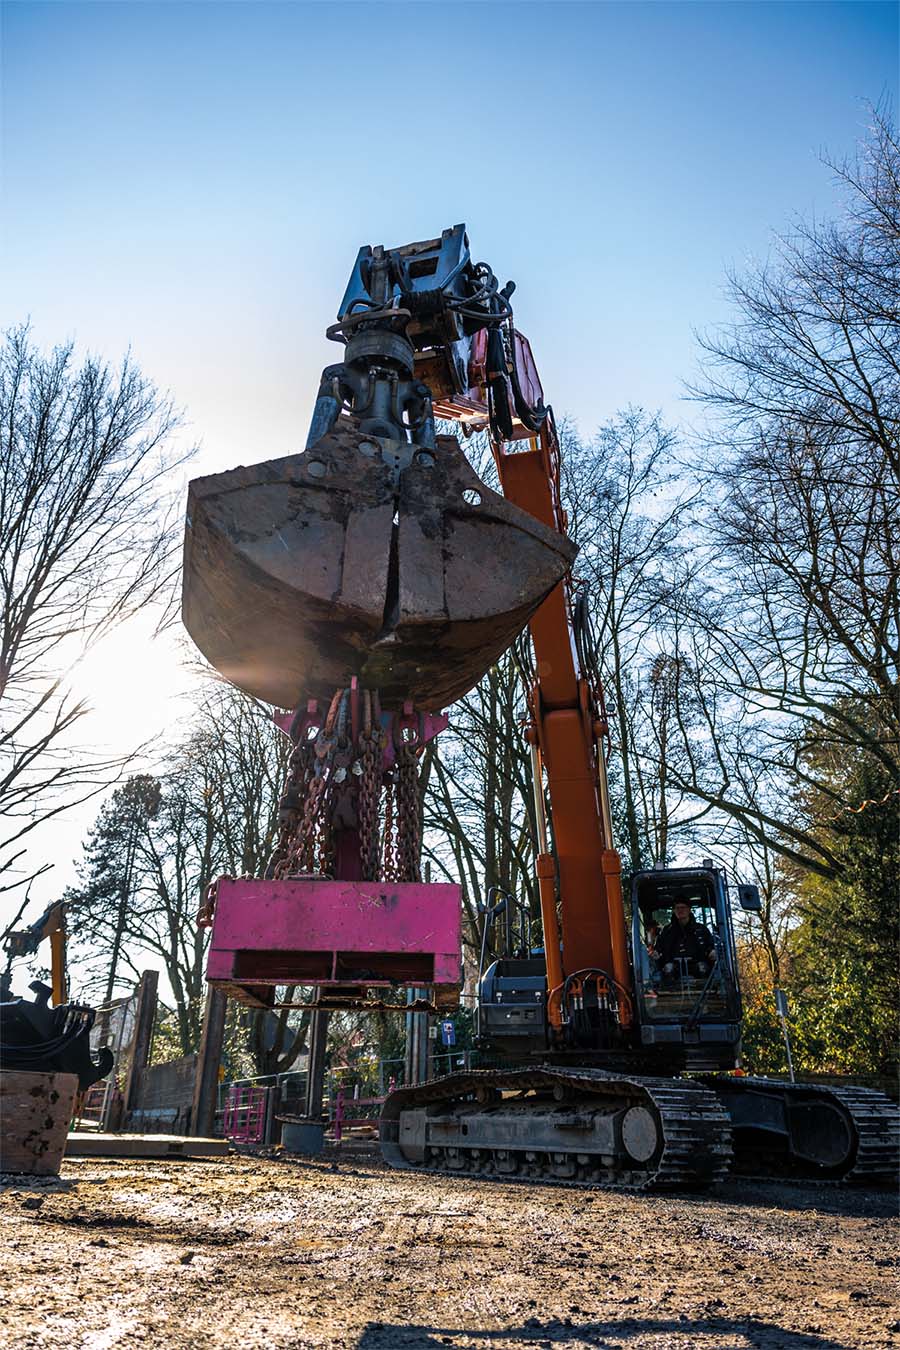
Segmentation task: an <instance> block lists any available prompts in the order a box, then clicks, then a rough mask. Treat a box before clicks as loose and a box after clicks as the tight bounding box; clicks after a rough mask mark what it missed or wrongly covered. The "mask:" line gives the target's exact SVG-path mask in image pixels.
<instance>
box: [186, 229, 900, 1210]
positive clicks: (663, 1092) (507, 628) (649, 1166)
mask: <svg viewBox="0 0 900 1350" xmlns="http://www.w3.org/2000/svg"><path fill="white" fill-rule="evenodd" d="M513 291H514V286H513V284H512V283H507V284H506V285H505V286H503V287H500V286H499V284H498V282H497V279H496V277H495V276H494V273H493V272H492V271H491V269H490V268H489V267H488V266H487V265H486V264H484V263H475V262H473V260H472V257H471V254H470V250H469V243H468V238H467V235H466V230H465V227H464V226H463V225H457V226H455V227H453V228H452V229H448V230H445V231H444V232H443V234H442V235H441V236H440V238H437V239H431V240H426V241H423V242H419V243H414V244H408V245H406V246H404V247H402V248H398V249H393V250H385V249H384V248H381V247H376V248H369V247H365V248H362V249H361V250H360V252H359V256H358V258H357V261H356V265H355V267H354V269H353V272H352V275H351V278H350V283H349V285H348V288H347V291H346V293H345V295H344V299H343V301H342V304H341V307H340V311H339V314H338V320H337V323H336V324H334V325H333V326H332V327H331V328H330V329H329V330H328V335H329V337H331V338H333V339H335V340H337V341H340V342H342V343H343V344H344V346H345V352H344V360H343V361H342V362H341V363H339V364H336V365H333V366H329V367H327V368H326V369H325V371H324V372H323V376H322V380H321V384H320V389H319V395H318V398H317V401H316V405H315V409H314V413H313V418H312V425H311V428H310V433H309V438H308V441H307V447H306V450H305V452H303V454H302V455H299V456H294V457H292V458H291V459H290V460H283V461H275V462H270V463H269V464H264V465H257V466H254V467H253V468H251V469H237V470H234V471H233V472H232V473H231V474H223V475H219V476H217V477H216V478H214V479H204V480H200V481H199V483H196V484H192V487H191V499H190V504H189V515H188V537H187V543H186V555H185V590H184V616H185V622H186V624H187V627H188V629H189V630H190V632H191V633H192V635H193V637H194V639H195V641H196V642H197V644H198V645H199V646H200V647H201V649H202V650H203V651H204V652H205V653H206V655H207V656H208V657H209V659H210V660H211V661H212V662H213V664H214V665H216V666H217V667H218V669H219V670H221V671H222V672H223V673H224V674H226V675H227V676H228V677H229V678H230V679H232V680H233V681H234V682H235V683H236V684H238V685H239V686H240V687H242V688H244V689H247V690H249V691H250V692H252V693H254V694H257V695H258V696H260V697H262V698H265V699H268V700H269V701H271V702H274V703H276V704H278V705H279V706H282V707H285V708H290V709H295V710H296V711H295V712H294V713H292V714H291V715H289V716H287V717H285V718H284V719H283V722H282V725H283V726H284V729H285V730H286V731H288V732H289V733H290V734H291V737H292V741H293V746H294V748H293V752H292V760H291V763H292V771H291V776H290V777H289V781H288V785H287V787H286V791H285V795H284V797H283V798H282V813H281V825H282V835H281V838H280V841H279V846H278V848H277V849H276V853H275V855H274V856H273V860H272V863H271V864H270V868H269V870H268V872H267V877H266V878H265V879H260V880H258V881H250V880H246V881H244V882H240V883H239V882H234V881H232V880H230V879H223V883H222V888H221V890H220V887H219V886H214V887H213V888H212V891H211V893H210V895H209V896H208V898H207V903H206V909H205V911H204V918H205V921H207V922H210V923H212V925H213V938H212V946H211V955H210V966H209V976H210V978H212V979H214V981H215V982H217V983H219V984H220V985H221V986H222V987H224V988H226V989H227V990H228V992H229V993H231V994H233V995H234V996H237V997H243V998H245V999H246V1000H247V1001H250V1002H257V1003H259V1004H262V1005H265V1004H266V1002H267V1001H268V1002H271V1001H272V998H273V997H274V994H273V986H274V985H275V984H276V983H277V982H280V983H281V984H286V983H297V984H302V983H303V982H304V980H306V981H308V982H310V983H314V984H316V985H317V986H318V998H319V999H320V1000H322V999H330V1000H332V1001H331V1002H328V1003H324V1004H323V1003H321V1002H320V1003H318V1004H317V1006H354V1007H362V1006H366V1002H365V998H364V994H365V991H366V988H367V986H369V985H370V984H379V985H381V986H384V985H385V984H394V985H402V984H403V983H407V984H413V985H414V984H416V983H421V984H424V983H426V980H425V979H424V978H422V975H421V972H422V971H423V970H424V969H425V968H426V967H425V966H423V965H421V964H418V965H417V964H416V962H421V961H423V960H425V957H426V953H425V952H424V951H423V950H422V949H421V925H419V926H418V927H417V926H416V924H415V923H414V922H411V921H410V920H409V915H408V912H407V910H405V909H404V905H408V904H409V905H413V906H414V907H418V908H417V912H418V914H419V916H420V917H421V912H422V906H424V907H425V910H426V912H428V913H431V914H432V916H433V917H434V924H435V926H437V924H438V919H439V917H440V908H441V906H446V905H447V904H450V905H458V893H457V892H456V891H455V888H450V887H443V888H441V887H432V888H430V889H429V887H428V886H427V885H423V884H422V883H421V878H420V875H419V871H418V859H417V851H418V849H419V846H420V820H419V819H418V813H419V812H420V805H419V800H418V796H417V793H416V790H415V758H416V756H417V755H418V754H419V753H420V752H421V749H422V746H423V744H424V741H425V740H426V739H427V737H428V735H429V734H433V732H434V730H439V726H438V725H437V722H435V723H434V725H433V726H432V727H431V731H429V730H428V729H427V728H426V723H425V717H426V714H427V715H428V716H429V717H431V718H432V719H433V718H434V715H436V714H438V713H439V710H440V709H441V708H443V707H444V706H446V705H447V704H448V703H449V702H451V701H452V700H453V699H455V698H458V697H460V696H461V695H462V694H463V693H465V692H466V691H467V690H468V689H469V688H471V687H472V685H473V684H474V683H475V682H476V681H477V679H478V678H480V676H481V674H482V673H483V672H484V671H485V670H486V669H487V667H488V666H489V665H490V664H491V662H492V661H493V660H495V659H496V658H497V656H498V655H499V654H500V652H502V651H503V650H505V649H506V648H507V647H508V646H509V644H510V642H511V641H512V640H513V639H514V638H515V636H516V635H517V634H518V633H519V632H520V631H521V630H522V629H523V627H524V626H525V625H526V624H528V626H529V629H530V635H531V643H532V647H533V653H534V656H533V662H532V664H531V671H530V688H529V691H528V699H529V708H530V713H531V717H530V725H529V726H528V728H527V731H526V739H527V742H528V745H529V747H530V753H531V763H532V777H533V784H534V816H535V820H536V823H537V840H536V844H537V848H536V853H537V860H536V870H537V880H538V890H539V895H540V917H541V926H542V931H543V940H542V943H541V944H540V945H539V946H538V947H534V948H533V947H531V945H530V941H529V925H528V924H527V923H524V922H518V921H517V919H516V914H517V912H518V911H517V909H516V901H515V898H514V897H503V898H501V900H500V901H499V902H498V903H497V904H496V905H494V906H492V909H491V912H490V913H489V914H487V915H486V916H485V923H486V924H490V923H493V922H496V921H497V920H498V919H499V918H500V917H501V916H502V917H503V918H504V925H503V929H504V933H505V943H504V944H503V945H502V949H501V955H500V956H499V958H498V959H497V960H494V961H492V962H491V963H490V964H489V965H488V964H486V963H485V962H484V961H483V962H482V969H481V971H480V973H479V988H478V1000H479V1006H478V1033H479V1042H480V1045H481V1047H482V1050H483V1052H484V1056H485V1062H486V1063H491V1064H492V1065H493V1067H490V1068H483V1069H479V1070H476V1071H472V1072H467V1073H459V1074H454V1075H451V1076H449V1077H446V1078H441V1079H436V1080H433V1081H430V1082H427V1083H423V1084H418V1085H410V1086H406V1087H402V1088H398V1089H397V1090H395V1091H394V1092H393V1093H391V1094H390V1096H389V1097H388V1099H387V1101H386V1103H385V1107H384V1111H383V1116H382V1122H381V1140H382V1150H383V1153H384V1156H385V1158H386V1159H387V1160H388V1162H390V1163H391V1164H393V1165H394V1166H397V1167H404V1168H424V1169H428V1170H436V1171H444V1172H453V1173H459V1174H464V1175H470V1176H472V1175H478V1176H498V1177H504V1178H515V1177H520V1178H527V1179H540V1180H552V1181H556V1182H563V1183H569V1184H581V1185H614V1186H625V1187H630V1188H639V1189H648V1188H685V1187H686V1188H694V1187H698V1186H706V1185H709V1184H710V1183H712V1182H714V1181H716V1180H717V1179H718V1178H720V1177H722V1176H724V1175H725V1174H726V1172H727V1171H728V1170H729V1168H730V1167H732V1166H735V1167H737V1168H738V1169H740V1170H745V1171H746V1170H748V1169H749V1170H751V1171H757V1172H758V1171H766V1172H772V1171H773V1170H774V1171H776V1172H783V1173H791V1174H801V1175H806V1176H813V1177H818V1178H853V1179H859V1180H867V1179H871V1178H874V1177H882V1176H886V1175H893V1174H894V1173H895V1171H896V1167H897V1156H898V1149H897V1142H898V1141H897V1113H896V1110H895V1108H894V1107H893V1105H892V1103H891V1102H890V1101H889V1100H888V1099H887V1098H886V1097H884V1096H882V1095H881V1094H879V1093H876V1092H872V1091H867V1090H866V1089H863V1088H856V1087H852V1086H842V1087H837V1086H835V1087H823V1086H818V1085H816V1086H812V1085H806V1084H789V1083H783V1082H780V1081H766V1080H760V1079H751V1078H748V1077H743V1076H738V1075H736V1074H734V1073H733V1072H729V1071H734V1070H735V1069H736V1068H737V1066H738V1065H739V1063H740V1032H741V997H740V990H739V983H738V970H737V959H736V950H735V940H734V933H733V928H732V915H731V898H730V894H729V888H728V884H727V881H726V878H725V875H724V873H723V872H722V871H721V870H720V869H718V868H717V867H715V866H714V865H713V864H712V862H710V861H703V862H702V863H700V864H699V865H698V866H695V867H679V868H668V867H656V868H654V869H651V870H646V871H641V872H637V873H635V874H633V875H632V876H631V877H630V878H629V879H628V904H627V906H626V904H625V902H624V899H623V888H622V878H621V865H620V859H619V855H618V853H617V852H616V850H615V847H614V842H613V828H612V818H611V813H610V805H609V794H608V787H607V771H606V745H607V740H608V736H607V721H606V715H605V711H604V702H603V693H602V689H601V685H600V679H599V674H598V669H597V660H596V653H595V651H594V647H593V642H592V638H591V631H590V620H589V614H588V612H587V607H586V604H585V601H584V599H583V597H579V598H578V599H577V600H576V599H575V597H574V593H573V587H572V585H571V576H570V567H571V564H572V561H573V559H574V555H575V550H574V548H573V547H572V545H571V544H570V542H569V541H568V540H567V538H566V517H565V512H564V510H563V506H562V503H561V499H560V447H559V439H558V436H557V432H556V427H555V424H554V418H553V413H552V410H551V408H550V407H549V406H547V405H546V404H545V402H544V399H543V392H542V389H541V384H540V380H539V378H538V375H537V370H536V367H535V363H534V360H533V358H532V354H531V348H530V346H529V344H528V342H527V340H526V339H525V338H524V337H523V336H522V334H521V333H519V332H518V330H517V329H516V327H515V324H514V321H513V313H512V306H511V297H512V294H513ZM436 417H442V418H446V419H453V420H455V421H456V422H458V423H460V424H461V426H462V428H463V430H464V432H465V433H466V434H470V433H471V432H473V431H476V430H484V431H486V432H487V433H488V434H489V437H490V443H491V446H492V449H493V454H494V459H495V463H496V469H497V475H498V478H499V483H500V486H501V488H502V493H503V496H502V497H501V496H499V495H498V494H496V493H494V492H492V491H491V490H490V489H489V488H488V487H487V486H486V485H485V484H484V483H482V482H481V481H480V480H478V479H477V477H476V476H475V474H474V472H473V471H472V469H471V468H470V467H469V466H468V464H467V462H466V460H465V457H464V456H463V454H462V451H461V449H460V447H459V444H458V442H457V440H456V438H455V437H447V436H441V435H438V434H437V433H436V428H435V418H436ZM362 691H365V693H364V694H363V692H362ZM326 709H327V712H326ZM391 709H393V711H390V710H391ZM385 710H388V711H385ZM342 718H343V722H342V720H341V719H342ZM379 727H380V728H381V729H382V734H381V735H379ZM342 728H343V729H342ZM385 740H387V742H388V743H387V744H385ZM404 766H405V767H404ZM404 774H405V775H406V776H405V777H404ZM410 775H412V776H410ZM545 782H546V787H547V795H548V796H549V819H548V813H547V810H546V806H545V791H544V783H545ZM381 792H383V793H384V798H383V800H381V802H380V803H379V795H378V794H379V793H381ZM551 839H552V843H551ZM398 840H399V846H398ZM253 887H256V888H257V889H256V890H255V891H254V890H252V889H248V888H253ZM405 887H406V888H411V889H404V888H405ZM240 888H243V889H240ZM736 889H737V900H738V903H739V904H740V905H741V906H742V907H743V909H745V910H747V911H751V912H752V911H754V910H758V909H759V907H760V900H759V894H758V891H757V890H756V888H755V887H753V886H738V887H737V888H736ZM439 891H440V892H442V894H441V895H439V894H438V892H439ZM449 892H453V894H449ZM348 897H349V899H348ZM429 897H431V898H429ZM317 905H318V906H319V909H318V910H317V908H316V906H317ZM341 906H349V908H348V909H346V910H340V907H341ZM429 906H430V907H431V908H430V909H429ZM326 907H327V908H328V913H329V915H330V916H331V920H333V918H334V915H335V914H336V913H338V910H340V914H341V915H342V916H343V917H344V918H346V916H347V915H348V914H350V913H351V912H352V914H353V915H356V920H355V927H356V929H357V930H358V931H357V933H356V936H355V938H354V937H352V936H351V935H350V934H348V933H347V931H346V928H347V925H346V924H345V925H344V928H343V929H342V930H341V933H340V934H339V935H332V936H331V937H329V940H328V942H325V943H324V948H328V951H327V953H326V952H325V951H324V949H323V943H320V942H317V940H316V935H315V932H316V928H317V925H322V924H324V925H325V926H327V923H326V919H325V918H323V917H322V915H323V911H324V908H326ZM335 907H337V908H335ZM375 911H377V912H378V914H379V916H380V918H379V924H380V926H379V927H378V934H379V936H378V938H377V939H375V938H373V939H372V942H371V943H370V944H369V950H368V953H367V954H366V953H364V952H363V951H362V948H363V947H365V940H364V938H363V937H361V936H360V932H361V931H362V929H363V928H364V926H365V923H366V922H367V921H368V916H369V915H371V914H373V913H375ZM626 911H627V914H628V922H626ZM391 914H395V915H396V919H395V920H393V921H392V920H391V917H390V916H391ZM301 915H302V918H301V917H299V916H301ZM270 916H271V917H270ZM292 916H293V917H292ZM331 920H329V921H331ZM342 921H343V920H342ZM392 922H393V924H394V927H393V929H392V928H391V924H392ZM350 926H354V925H350ZM659 930H663V939H664V941H662V942H661V943H660V944H657V941H656V934H657V933H658V932H659ZM392 931H393V932H394V933H395V934H396V935H397V937H396V940H395V941H394V944H393V947H391V941H390V937H389V936H388V937H386V936H385V934H386V933H387V934H390V933H391V932H392ZM667 934H668V936H667ZM698 935H700V936H699V937H698ZM376 941H377V942H378V943H380V944H381V949H380V950H378V949H376V948H374V947H373V944H374V943H375V942H376ZM354 942H355V946H354ZM417 942H418V943H419V946H416V943H417ZM666 942H668V944H669V945H668V948H667V947H666ZM341 943H343V944H344V947H343V949H341V950H338V947H339V946H340V944H341ZM445 945H446V943H445ZM351 948H352V950H350V949H351ZM485 950H486V946H485V947H484V948H483V951H485ZM326 955H327V960H326V959H325V958H326ZM445 957H447V953H445ZM414 958H415V959H414ZM428 959H429V960H430V959H431V957H430V956H429V957H428ZM448 960H449V958H448ZM329 963H330V964H329ZM451 967H452V961H450V963H449V965H448V964H447V963H446V962H445V965H444V966H442V967H441V969H444V970H445V971H448V970H450V971H451V973H449V974H447V975H446V979H447V981H448V985H447V986H445V987H443V988H441V990H440V998H439V999H437V998H436V1003H437V1006H447V1003H448V1001H450V999H451V998H452V991H451V990H450V988H449V981H451V980H452V978H453V975H452V970H451ZM427 968H428V969H429V970H431V972H432V976H431V978H432V981H433V983H432V987H433V988H435V989H437V988H438V985H439V983H440V980H439V977H438V975H437V973H436V972H437V971H438V964H437V962H435V964H433V965H432V966H428V967H427ZM416 971H418V972H419V974H418V975H415V972H416ZM414 976H415V977H414ZM369 1006H371V1004H369ZM380 1006H386V1005H380ZM431 1006H435V1005H434V1004H432V1005H431Z"/></svg>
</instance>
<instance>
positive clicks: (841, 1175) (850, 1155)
mask: <svg viewBox="0 0 900 1350" xmlns="http://www.w3.org/2000/svg"><path fill="white" fill-rule="evenodd" d="M702 1081H703V1083H704V1084H705V1086H707V1087H709V1088H710V1089H711V1090H712V1091H713V1092H715V1093H716V1094H717V1095H718V1096H719V1098H720V1100H721V1101H722V1104H723V1105H724V1106H725V1108H726V1110H727V1111H728V1113H729V1115H730V1117H731V1122H732V1129H733V1139H734V1155H735V1156H734V1167H735V1171H737V1172H740V1173H742V1174H750V1175H753V1176H757V1177H761V1176H784V1177H794V1178H795V1179H798V1180H799V1179H802V1180H819V1181H842V1182H850V1183H854V1184H863V1185H865V1184H866V1183H878V1182H884V1181H890V1182H896V1180H897V1175H898V1169H900V1110H898V1106H897V1103H896V1102H893V1101H891V1100H890V1098H889V1097H886V1096H885V1095H884V1094H883V1093H881V1092H875V1091H872V1089H870V1088H863V1087H854V1086H852V1085H848V1086H847V1087H833V1086H830V1085H825V1084H818V1083H816V1084H811V1083H784V1082H781V1081H780V1080H777V1079H767V1078H731V1077H729V1078H721V1077H713V1076H710V1077H706V1076H704V1078H703V1079H702ZM759 1103H764V1105H763V1106H760V1105H759ZM816 1111H818V1112H820V1113H821V1115H822V1116H824V1118H825V1119H826V1120H828V1119H830V1120H831V1122H832V1123H833V1135H834V1139H833V1140H832V1139H829V1138H826V1139H825V1141H824V1145H823V1136H822V1133H821V1129H822V1127H821V1124H820V1125H819V1131H818V1136H817V1135H816V1131H815V1129H813V1131H812V1132H811V1131H810V1129H809V1123H808V1122H809V1120H810V1118H811V1116H812V1114H813V1113H814V1112H816ZM755 1121H758V1122H759V1126H758V1128H754V1122H755ZM816 1152H818V1154H819V1161H816V1160H815V1157H814V1156H811V1155H814V1154H816Z"/></svg>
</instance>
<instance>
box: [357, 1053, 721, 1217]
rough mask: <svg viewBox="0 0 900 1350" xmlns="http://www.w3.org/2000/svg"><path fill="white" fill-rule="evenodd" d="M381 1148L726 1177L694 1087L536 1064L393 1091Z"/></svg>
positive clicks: (455, 1164) (531, 1165)
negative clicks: (532, 1067) (535, 1067)
mask: <svg viewBox="0 0 900 1350" xmlns="http://www.w3.org/2000/svg"><path fill="white" fill-rule="evenodd" d="M381 1149H382V1153H383V1155H384V1158H385V1160H386V1161H387V1162H388V1163H390V1164H391V1166H393V1167H401V1168H415V1169H416V1170H421V1171H428V1172H437V1173H459V1174H462V1175H466V1176H469V1177H484V1178H494V1179H497V1180H504V1181H506V1180H509V1181H541V1182H551V1183H554V1184H557V1185H568V1186H581V1187H603V1188H609V1187H612V1188H616V1189H626V1190H632V1191H650V1190H670V1191H671V1190H699V1189H705V1188H706V1187H708V1186H711V1185H712V1184H713V1183H714V1182H716V1181H718V1180H720V1179H721V1178H722V1177H723V1176H725V1175H726V1173H727V1172H728V1169H729V1163H730V1160H731V1134H730V1127H729V1121H728V1116H727V1113H726V1112H725V1111H724V1109H723V1108H722V1106H721V1105H720V1103H719V1101H718V1100H717V1098H716V1096H715V1093H714V1092H712V1091H710V1090H709V1089H708V1088H706V1087H705V1086H704V1085H702V1084H700V1083H697V1082H693V1081H691V1080H689V1079H666V1078H643V1077H641V1078H638V1077H633V1078H623V1077H618V1076H617V1075H615V1074H608V1073H604V1072H603V1071H601V1070H596V1069H593V1070H592V1069H584V1070H576V1071H572V1070H568V1069H563V1068H556V1067H551V1066H544V1067H541V1068H540V1069H523V1070H509V1071H507V1070H497V1071H492V1070H481V1071H476V1072H471V1073H462V1074H452V1075H450V1076H449V1077H446V1078H439V1079H436V1080H434V1081H433V1082H430V1083H426V1084H422V1085H421V1086H419V1087H408V1088H399V1089H397V1090H396V1091H395V1092H393V1093H391V1095H390V1096H389V1097H388V1099H387V1101H386V1103H385V1106H384V1110H383V1112H382V1117H381ZM629 1150H630V1151H629Z"/></svg>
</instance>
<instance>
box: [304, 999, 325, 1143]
mask: <svg viewBox="0 0 900 1350" xmlns="http://www.w3.org/2000/svg"><path fill="white" fill-rule="evenodd" d="M327 1039H328V1013H327V1012H326V1011H325V1010H324V1009H319V1008H317V1009H315V1011H314V1012H313V1013H312V1016H311V1017H310V1019H309V1052H308V1059H307V1064H308V1066H309V1067H308V1069H307V1076H306V1118H307V1120H319V1119H320V1118H321V1115H322V1094H323V1091H324V1088H325V1044H326V1041H327Z"/></svg>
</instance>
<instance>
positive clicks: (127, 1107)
mask: <svg viewBox="0 0 900 1350" xmlns="http://www.w3.org/2000/svg"><path fill="white" fill-rule="evenodd" d="M158 986H159V971H157V970H145V971H144V973H143V974H142V975H141V980H140V984H139V985H138V991H137V1008H136V1009H135V1014H134V1040H133V1041H132V1048H131V1063H130V1064H129V1065H128V1077H127V1078H126V1079H125V1093H124V1098H125V1100H124V1103H123V1110H122V1116H123V1124H124V1125H127V1124H128V1117H129V1116H130V1115H131V1113H132V1111H134V1110H135V1109H136V1107H137V1103H138V1097H139V1095H140V1089H141V1078H142V1077H143V1073H144V1070H145V1069H146V1067H147V1061H148V1060H149V1058H150V1042H151V1041H152V1039H153V1023H154V1021H155V1020H156V1002H157V989H158Z"/></svg>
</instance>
